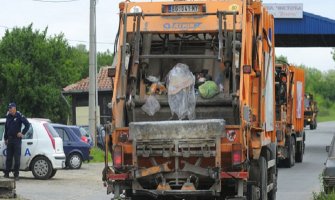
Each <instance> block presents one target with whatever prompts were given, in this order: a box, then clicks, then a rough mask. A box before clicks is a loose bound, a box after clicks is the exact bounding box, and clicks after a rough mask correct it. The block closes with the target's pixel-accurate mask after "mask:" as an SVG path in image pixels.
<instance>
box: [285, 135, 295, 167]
mask: <svg viewBox="0 0 335 200" xmlns="http://www.w3.org/2000/svg"><path fill="white" fill-rule="evenodd" d="M287 151H288V157H287V158H286V159H285V160H284V166H285V167H287V168H291V167H293V166H294V164H295V139H294V137H293V136H291V137H290V139H289V144H288V150H287Z"/></svg>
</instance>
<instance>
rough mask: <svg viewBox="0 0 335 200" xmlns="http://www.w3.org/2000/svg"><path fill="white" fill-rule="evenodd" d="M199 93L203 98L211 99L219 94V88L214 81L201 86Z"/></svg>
mask: <svg viewBox="0 0 335 200" xmlns="http://www.w3.org/2000/svg"><path fill="white" fill-rule="evenodd" d="M199 93H200V96H201V97H202V98H205V99H209V98H212V97H214V96H215V95H216V94H218V93H219V87H218V86H217V85H216V83H215V82H214V81H206V82H205V83H203V84H202V85H200V86H199Z"/></svg>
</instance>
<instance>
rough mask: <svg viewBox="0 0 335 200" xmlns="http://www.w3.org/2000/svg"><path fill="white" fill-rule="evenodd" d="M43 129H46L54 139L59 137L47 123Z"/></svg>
mask: <svg viewBox="0 0 335 200" xmlns="http://www.w3.org/2000/svg"><path fill="white" fill-rule="evenodd" d="M44 127H45V128H46V129H48V131H49V132H50V133H51V135H52V136H53V137H54V138H56V137H59V135H58V133H57V131H56V130H55V129H54V128H53V127H52V126H51V125H50V124H49V123H45V124H44Z"/></svg>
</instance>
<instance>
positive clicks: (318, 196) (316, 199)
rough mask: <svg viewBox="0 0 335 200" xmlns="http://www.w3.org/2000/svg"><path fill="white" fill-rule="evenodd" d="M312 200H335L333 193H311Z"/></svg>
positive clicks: (334, 193)
mask: <svg viewBox="0 0 335 200" xmlns="http://www.w3.org/2000/svg"><path fill="white" fill-rule="evenodd" d="M313 200H335V192H334V191H333V192H331V193H330V194H326V193H325V192H323V191H322V192H320V193H316V192H313Z"/></svg>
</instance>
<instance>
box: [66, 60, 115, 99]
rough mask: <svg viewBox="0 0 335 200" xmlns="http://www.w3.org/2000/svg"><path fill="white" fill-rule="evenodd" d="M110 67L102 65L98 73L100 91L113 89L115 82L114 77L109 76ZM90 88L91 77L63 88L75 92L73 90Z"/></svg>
mask: <svg viewBox="0 0 335 200" xmlns="http://www.w3.org/2000/svg"><path fill="white" fill-rule="evenodd" d="M108 68H110V66H106V67H101V68H100V71H99V74H98V75H97V79H98V90H99V91H112V90H113V84H112V78H110V77H108ZM88 89H89V78H88V77H87V78H84V79H82V80H80V81H78V82H77V83H74V84H71V85H68V86H66V87H65V88H63V91H64V92H65V93H73V92H75V93H76V92H88Z"/></svg>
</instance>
